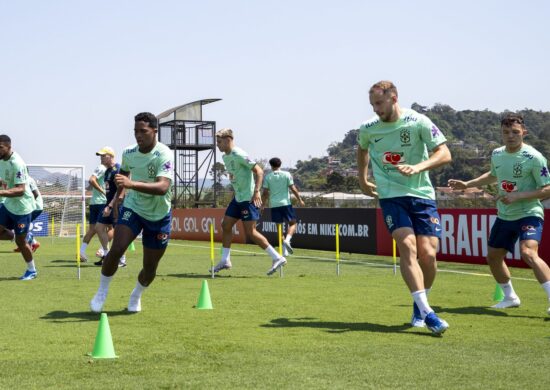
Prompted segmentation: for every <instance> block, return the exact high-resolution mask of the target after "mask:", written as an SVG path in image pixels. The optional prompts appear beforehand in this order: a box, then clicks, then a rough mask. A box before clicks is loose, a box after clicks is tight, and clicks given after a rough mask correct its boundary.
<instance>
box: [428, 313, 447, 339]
mask: <svg viewBox="0 0 550 390" xmlns="http://www.w3.org/2000/svg"><path fill="white" fill-rule="evenodd" d="M424 322H426V327H427V328H428V329H429V330H431V331H432V333H433V334H436V335H441V334H443V333H444V332H445V331H446V330H447V329H448V328H449V324H448V323H447V321H445V320H442V319H441V318H439V317H438V316H437V314H435V312H433V311H432V312H430V313H429V314H428V315H427V316H426V318H424Z"/></svg>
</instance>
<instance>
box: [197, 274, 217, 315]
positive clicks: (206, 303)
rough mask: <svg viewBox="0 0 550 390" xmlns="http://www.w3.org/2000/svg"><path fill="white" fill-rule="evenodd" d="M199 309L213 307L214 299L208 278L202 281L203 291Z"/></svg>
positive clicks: (198, 304) (200, 296)
mask: <svg viewBox="0 0 550 390" xmlns="http://www.w3.org/2000/svg"><path fill="white" fill-rule="evenodd" d="M197 309H203V310H208V309H213V307H212V300H210V290H208V282H207V281H206V280H203V281H202V287H201V293H200V295H199V302H198V303H197Z"/></svg>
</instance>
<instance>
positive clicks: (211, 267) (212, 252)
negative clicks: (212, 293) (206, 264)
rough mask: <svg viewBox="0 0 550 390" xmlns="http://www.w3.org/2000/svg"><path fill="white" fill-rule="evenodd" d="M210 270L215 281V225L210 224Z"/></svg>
mask: <svg viewBox="0 0 550 390" xmlns="http://www.w3.org/2000/svg"><path fill="white" fill-rule="evenodd" d="M210 269H211V272H212V279H214V223H210Z"/></svg>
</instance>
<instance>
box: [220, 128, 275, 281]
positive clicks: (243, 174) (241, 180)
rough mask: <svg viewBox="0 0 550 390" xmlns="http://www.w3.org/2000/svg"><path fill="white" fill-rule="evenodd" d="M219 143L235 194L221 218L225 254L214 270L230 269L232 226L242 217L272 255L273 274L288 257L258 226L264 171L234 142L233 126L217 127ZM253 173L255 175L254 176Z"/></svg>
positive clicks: (248, 230) (248, 228)
mask: <svg viewBox="0 0 550 390" xmlns="http://www.w3.org/2000/svg"><path fill="white" fill-rule="evenodd" d="M216 145H217V147H218V149H219V150H220V152H222V153H224V155H223V156H222V157H223V162H224V164H225V168H226V169H227V171H228V172H229V174H230V179H231V185H232V186H233V190H234V192H235V196H234V197H233V199H232V200H231V202H230V203H229V206H228V207H227V209H226V210H225V215H224V217H223V221H222V246H223V248H222V258H221V260H220V262H219V263H218V264H217V265H216V266H215V267H214V269H213V271H214V272H220V271H221V270H224V269H231V267H232V264H231V240H232V238H233V226H235V224H236V223H237V222H238V221H239V220H242V221H243V225H244V229H245V232H246V234H247V236H248V237H250V238H251V239H252V241H254V242H255V243H256V244H258V245H259V246H260V248H262V249H264V250H265V251H266V252H267V253H268V254H269V256H271V260H272V263H271V268H270V269H269V270H268V271H267V274H268V275H272V274H274V273H275V271H277V270H278V269H279V268H280V267H282V266H284V265H285V264H286V259H285V258H284V256H279V254H278V253H277V251H276V250H275V249H274V248H273V247H272V246H271V245H270V244H269V241H267V239H266V238H265V237H264V236H263V235H262V234H261V233H260V232H258V231H257V230H256V222H257V221H258V220H259V219H260V213H259V208H260V207H261V206H262V197H261V196H260V188H261V185H262V179H263V176H264V171H263V169H262V168H261V167H260V166H259V165H258V164H257V163H256V162H255V161H253V160H251V159H250V158H249V157H248V154H247V153H246V152H245V151H244V150H242V149H241V148H238V147H236V146H235V144H234V141H233V130H231V129H221V130H220V131H218V132H217V133H216ZM254 175H256V179H255V180H254Z"/></svg>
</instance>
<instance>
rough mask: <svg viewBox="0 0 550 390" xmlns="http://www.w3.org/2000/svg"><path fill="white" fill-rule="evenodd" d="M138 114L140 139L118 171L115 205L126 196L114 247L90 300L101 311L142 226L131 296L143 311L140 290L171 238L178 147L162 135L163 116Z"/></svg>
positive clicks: (133, 305) (136, 132)
mask: <svg viewBox="0 0 550 390" xmlns="http://www.w3.org/2000/svg"><path fill="white" fill-rule="evenodd" d="M134 120H135V125H134V136H135V138H136V142H137V144H134V145H132V146H129V147H127V148H126V149H124V151H123V153H122V163H121V164H120V173H119V174H117V175H116V176H115V181H116V185H117V194H116V195H115V198H114V199H115V205H114V207H115V208H116V207H118V199H119V196H120V194H121V193H122V191H123V190H125V192H126V197H125V198H124V203H123V207H122V209H121V211H120V214H119V217H118V221H117V224H116V226H115V235H114V238H113V243H112V246H111V250H110V251H109V253H107V256H106V257H105V258H104V259H103V266H102V268H101V277H100V283H99V289H98V290H97V293H96V294H95V296H94V297H93V299H92V301H91V302H90V308H91V310H92V311H93V312H96V313H99V312H101V310H102V308H103V304H104V302H105V299H106V298H107V293H108V292H109V284H110V283H111V280H112V279H113V276H114V274H115V273H116V271H117V269H118V263H119V259H120V257H121V256H122V255H123V254H124V252H125V251H126V249H127V248H128V246H129V245H130V244H131V243H132V241H134V239H135V238H136V237H137V236H138V235H139V233H141V232H143V268H142V269H141V271H140V273H139V275H138V280H137V283H136V287H135V288H134V289H133V291H132V293H131V294H130V300H129V302H128V311H129V312H131V313H137V312H139V311H141V295H142V293H143V291H144V290H145V289H146V288H147V287H148V286H149V285H150V284H151V283H152V282H153V280H154V279H155V276H156V271H157V267H158V264H159V261H160V259H161V258H162V256H163V255H164V252H165V251H166V247H167V245H168V240H169V238H170V228H171V222H172V215H171V200H172V191H171V183H172V176H173V169H174V168H173V167H174V162H173V160H172V156H173V153H172V151H171V150H170V149H169V148H168V147H167V146H166V145H164V144H162V143H160V142H159V141H157V128H158V121H157V118H156V117H155V116H154V115H153V114H151V113H149V112H142V113H139V114H137V115H136V116H135V117H134ZM129 176H130V177H129Z"/></svg>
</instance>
